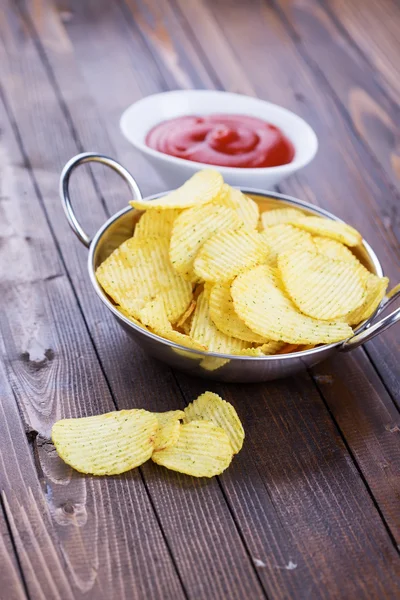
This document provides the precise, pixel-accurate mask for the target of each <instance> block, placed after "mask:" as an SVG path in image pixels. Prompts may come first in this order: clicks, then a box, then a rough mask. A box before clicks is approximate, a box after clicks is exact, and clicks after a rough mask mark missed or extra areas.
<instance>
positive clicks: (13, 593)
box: [0, 509, 27, 600]
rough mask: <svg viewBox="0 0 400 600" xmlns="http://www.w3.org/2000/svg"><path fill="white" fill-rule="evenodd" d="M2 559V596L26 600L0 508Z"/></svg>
mask: <svg viewBox="0 0 400 600" xmlns="http://www.w3.org/2000/svg"><path fill="white" fill-rule="evenodd" d="M0 561H1V569H2V575H1V593H0V597H2V598H7V599H9V600H24V599H25V598H27V595H26V592H25V590H24V585H23V582H22V578H21V573H20V570H19V568H18V564H17V560H16V556H15V552H14V548H13V544H12V540H11V537H10V532H9V529H8V526H7V523H6V519H5V514H4V512H3V510H2V509H1V510H0Z"/></svg>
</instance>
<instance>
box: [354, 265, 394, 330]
mask: <svg viewBox="0 0 400 600" xmlns="http://www.w3.org/2000/svg"><path fill="white" fill-rule="evenodd" d="M388 285H389V279H388V278H387V277H377V276H376V275H374V274H373V273H369V274H368V277H367V279H366V281H365V286H366V296H365V299H364V302H363V303H362V304H361V306H359V307H358V308H357V309H356V310H354V311H353V312H351V313H350V314H349V315H346V317H345V318H344V319H343V320H344V321H345V322H346V323H348V324H349V325H358V324H359V323H361V322H362V321H365V320H366V319H369V317H370V316H371V315H373V314H374V312H375V311H376V309H377V308H378V306H379V305H380V303H381V302H382V300H383V298H384V297H385V294H386V290H387V287H388Z"/></svg>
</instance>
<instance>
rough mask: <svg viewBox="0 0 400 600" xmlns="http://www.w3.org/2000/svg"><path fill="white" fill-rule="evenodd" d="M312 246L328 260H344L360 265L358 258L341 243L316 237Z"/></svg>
mask: <svg viewBox="0 0 400 600" xmlns="http://www.w3.org/2000/svg"><path fill="white" fill-rule="evenodd" d="M313 239H314V244H315V247H316V249H317V252H319V254H324V255H325V256H329V258H335V259H336V260H344V261H346V262H353V263H354V262H355V263H357V264H360V261H359V260H358V258H357V257H356V256H355V255H354V254H353V253H352V251H351V250H350V249H349V248H348V246H345V245H344V244H342V243H341V242H337V241H336V240H333V239H332V238H328V237H321V236H319V235H316V236H315V237H314V238H313Z"/></svg>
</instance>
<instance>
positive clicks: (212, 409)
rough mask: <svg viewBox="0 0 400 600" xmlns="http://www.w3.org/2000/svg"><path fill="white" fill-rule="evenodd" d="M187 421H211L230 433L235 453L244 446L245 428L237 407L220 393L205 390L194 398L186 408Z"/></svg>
mask: <svg viewBox="0 0 400 600" xmlns="http://www.w3.org/2000/svg"><path fill="white" fill-rule="evenodd" d="M184 413H185V423H190V422H191V421H200V420H203V421H211V422H212V423H214V425H216V426H217V427H221V428H222V429H223V430H224V431H226V433H227V434H228V437H229V441H230V443H231V446H232V449H233V453H234V454H237V453H238V452H239V450H240V449H241V447H242V446H243V440H244V429H243V425H242V423H241V422H240V419H239V417H238V414H237V412H236V410H235V408H234V407H233V406H232V404H230V403H229V402H226V400H223V399H222V398H221V397H220V396H218V394H214V393H213V392H204V394H201V396H199V397H198V398H196V400H193V402H191V403H190V404H189V405H188V406H187V407H186V408H185V410H184Z"/></svg>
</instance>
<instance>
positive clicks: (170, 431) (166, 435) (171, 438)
mask: <svg viewBox="0 0 400 600" xmlns="http://www.w3.org/2000/svg"><path fill="white" fill-rule="evenodd" d="M152 414H153V415H155V416H156V417H157V421H158V426H159V428H158V431H157V434H156V436H155V438H154V452H157V451H158V450H165V448H170V447H171V446H174V445H175V444H176V442H177V441H178V438H179V434H180V428H181V421H182V420H183V419H184V417H185V413H184V412H183V410H168V411H166V412H157V413H152Z"/></svg>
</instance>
